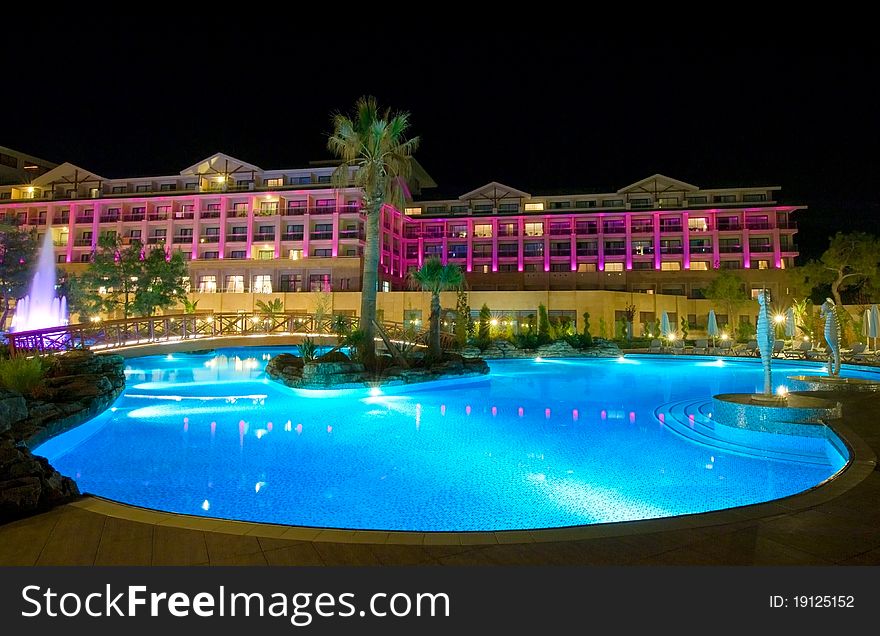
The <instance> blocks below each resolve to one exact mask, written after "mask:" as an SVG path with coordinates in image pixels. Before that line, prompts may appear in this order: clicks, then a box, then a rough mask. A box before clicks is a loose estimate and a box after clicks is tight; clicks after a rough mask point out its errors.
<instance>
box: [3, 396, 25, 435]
mask: <svg viewBox="0 0 880 636" xmlns="http://www.w3.org/2000/svg"><path fill="white" fill-rule="evenodd" d="M27 414H28V409H27V403H26V402H25V400H24V396H22V395H21V394H20V393H15V392H14V391H7V390H6V389H0V433H3V432H4V431H8V430H9V429H10V428H11V427H12V424H13V423H15V422H18V421H20V420H23V419H24V418H26V417H27Z"/></svg>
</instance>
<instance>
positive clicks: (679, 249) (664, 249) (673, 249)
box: [660, 246, 684, 254]
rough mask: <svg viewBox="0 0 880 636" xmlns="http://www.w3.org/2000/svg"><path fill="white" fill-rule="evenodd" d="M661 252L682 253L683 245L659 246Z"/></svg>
mask: <svg viewBox="0 0 880 636" xmlns="http://www.w3.org/2000/svg"><path fill="white" fill-rule="evenodd" d="M660 253H661V254H684V248H683V247H663V246H661V247H660Z"/></svg>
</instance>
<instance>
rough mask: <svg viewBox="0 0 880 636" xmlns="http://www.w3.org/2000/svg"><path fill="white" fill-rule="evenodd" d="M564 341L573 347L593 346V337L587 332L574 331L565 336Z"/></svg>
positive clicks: (585, 347)
mask: <svg viewBox="0 0 880 636" xmlns="http://www.w3.org/2000/svg"><path fill="white" fill-rule="evenodd" d="M565 341H566V342H567V343H568V344H570V345H571V346H572V347H573V348H575V349H589V348H590V347H592V346H593V337H592V336H591V335H590V334H589V333H575V334H571V335H569V336H566V337H565Z"/></svg>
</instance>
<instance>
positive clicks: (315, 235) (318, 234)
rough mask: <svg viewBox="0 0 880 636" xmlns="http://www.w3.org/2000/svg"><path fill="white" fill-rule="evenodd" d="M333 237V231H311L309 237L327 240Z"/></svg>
mask: <svg viewBox="0 0 880 636" xmlns="http://www.w3.org/2000/svg"><path fill="white" fill-rule="evenodd" d="M332 238H333V232H312V233H311V234H309V239H310V240H312V241H329V240H330V239H332Z"/></svg>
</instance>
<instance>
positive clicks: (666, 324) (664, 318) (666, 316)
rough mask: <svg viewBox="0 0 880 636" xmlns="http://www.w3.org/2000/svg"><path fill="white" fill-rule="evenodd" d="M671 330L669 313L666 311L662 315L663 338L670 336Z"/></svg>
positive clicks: (661, 332)
mask: <svg viewBox="0 0 880 636" xmlns="http://www.w3.org/2000/svg"><path fill="white" fill-rule="evenodd" d="M670 331H671V329H670V328H669V314H667V313H666V312H665V311H664V312H663V315H662V316H661V317H660V336H661V337H663V338H668V337H669V332H670Z"/></svg>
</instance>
